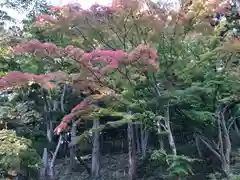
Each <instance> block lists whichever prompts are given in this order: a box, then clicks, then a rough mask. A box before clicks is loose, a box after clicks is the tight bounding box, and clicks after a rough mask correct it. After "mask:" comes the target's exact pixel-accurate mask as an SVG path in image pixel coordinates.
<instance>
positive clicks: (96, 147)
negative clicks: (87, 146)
mask: <svg viewBox="0 0 240 180" xmlns="http://www.w3.org/2000/svg"><path fill="white" fill-rule="evenodd" d="M99 125H100V124H99V120H94V121H93V149H92V172H91V173H92V177H93V178H97V177H98V176H99V168H100V132H99V130H98V128H99Z"/></svg>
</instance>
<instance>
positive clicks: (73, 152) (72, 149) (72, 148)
mask: <svg viewBox="0 0 240 180" xmlns="http://www.w3.org/2000/svg"><path fill="white" fill-rule="evenodd" d="M78 122H79V121H76V122H74V123H73V125H72V129H71V143H70V144H69V146H70V145H71V146H70V147H69V148H70V168H71V169H74V168H75V167H76V160H75V157H76V144H77V142H76V138H77V137H76V134H77V124H78Z"/></svg>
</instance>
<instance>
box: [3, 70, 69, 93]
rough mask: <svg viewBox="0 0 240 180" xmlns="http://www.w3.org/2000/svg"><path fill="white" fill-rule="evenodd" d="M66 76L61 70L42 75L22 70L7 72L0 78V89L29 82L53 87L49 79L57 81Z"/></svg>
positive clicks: (24, 84) (25, 84)
mask: <svg viewBox="0 0 240 180" xmlns="http://www.w3.org/2000/svg"><path fill="white" fill-rule="evenodd" d="M66 77H67V76H66V74H64V73H62V72H55V73H49V74H42V75H36V74H28V73H23V72H9V73H8V74H7V75H6V76H3V77H2V78H0V90H3V89H6V88H13V87H19V86H27V85H28V84H29V83H31V82H34V83H38V84H40V85H41V86H42V87H44V88H53V87H54V85H53V84H52V83H51V82H50V81H52V80H55V81H58V80H60V79H64V78H66Z"/></svg>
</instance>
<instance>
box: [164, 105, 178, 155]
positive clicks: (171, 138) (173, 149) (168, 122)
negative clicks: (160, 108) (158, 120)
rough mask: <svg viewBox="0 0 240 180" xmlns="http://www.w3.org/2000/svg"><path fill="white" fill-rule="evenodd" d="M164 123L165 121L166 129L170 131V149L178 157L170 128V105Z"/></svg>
mask: <svg viewBox="0 0 240 180" xmlns="http://www.w3.org/2000/svg"><path fill="white" fill-rule="evenodd" d="M164 121H165V126H166V129H167V131H168V141H169V145H170V148H171V149H172V153H173V155H174V156H176V155H177V149H176V145H175V141H174V138H173V134H172V130H171V126H170V115H169V104H168V106H167V109H166V111H165V115H164Z"/></svg>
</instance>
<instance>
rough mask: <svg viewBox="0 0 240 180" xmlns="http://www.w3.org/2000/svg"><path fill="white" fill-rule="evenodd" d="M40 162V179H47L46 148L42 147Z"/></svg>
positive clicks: (47, 162) (47, 160)
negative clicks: (41, 165)
mask: <svg viewBox="0 0 240 180" xmlns="http://www.w3.org/2000/svg"><path fill="white" fill-rule="evenodd" d="M42 162H43V167H42V169H41V172H40V179H41V180H47V179H48V175H49V172H48V171H49V166H50V165H49V159H48V152H47V148H44V151H43V156H42Z"/></svg>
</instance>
